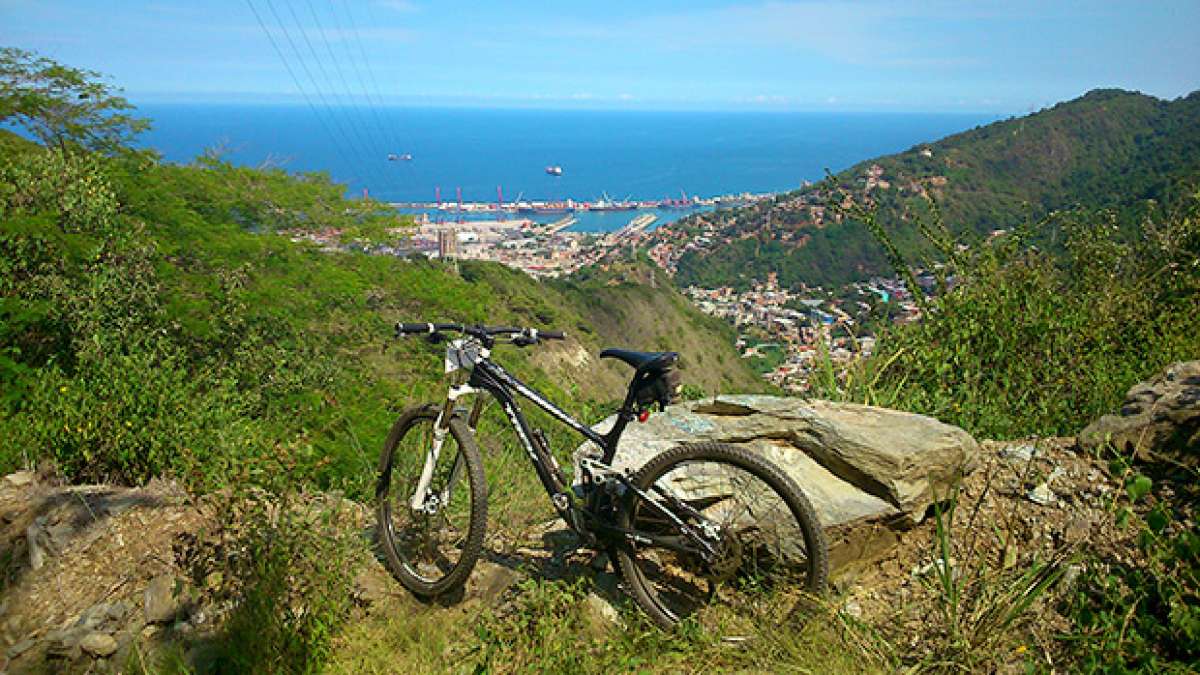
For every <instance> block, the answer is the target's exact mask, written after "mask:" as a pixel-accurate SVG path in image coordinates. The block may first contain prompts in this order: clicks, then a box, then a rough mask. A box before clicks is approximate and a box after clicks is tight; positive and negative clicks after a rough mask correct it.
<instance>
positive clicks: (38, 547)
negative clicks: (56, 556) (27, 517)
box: [25, 518, 46, 570]
mask: <svg viewBox="0 0 1200 675" xmlns="http://www.w3.org/2000/svg"><path fill="white" fill-rule="evenodd" d="M38 520H41V519H40V518H39V519H38ZM44 538H45V535H44V533H43V530H42V526H41V524H40V523H39V522H38V521H34V522H32V523H30V524H29V527H27V528H25V545H26V547H27V548H28V549H29V569H31V570H40V569H42V565H45V564H46V550H45V548H44V543H43V541H42V540H43V539H44Z"/></svg>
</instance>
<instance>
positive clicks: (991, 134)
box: [651, 89, 1200, 287]
mask: <svg viewBox="0 0 1200 675" xmlns="http://www.w3.org/2000/svg"><path fill="white" fill-rule="evenodd" d="M1197 178H1200V91H1196V92H1193V93H1192V94H1189V95H1187V96H1183V97H1180V98H1177V99H1174V100H1169V101H1168V100H1163V99H1157V98H1154V97H1152V96H1149V95H1146V94H1142V93H1138V92H1129V91H1124V90H1120V89H1096V90H1092V91H1090V92H1088V93H1086V94H1084V95H1083V96H1081V97H1079V98H1076V99H1072V100H1070V101H1065V102H1062V103H1058V104H1056V105H1054V106H1051V107H1049V108H1046V109H1044V110H1041V111H1038V112H1036V113H1032V114H1030V115H1026V116H1023V117H1014V118H1010V119H1007V120H1001V121H998V122H994V123H992V124H988V125H985V126H980V127H976V128H974V129H970V130H967V131H964V132H961V133H958V134H954V135H951V136H947V137H945V138H942V139H940V140H937V141H932V142H929V143H921V144H917V145H914V146H913V147H911V148H909V149H908V150H905V151H903V152H899V153H895V154H892V155H885V156H882V157H876V158H872V159H868V160H864V161H862V162H859V163H857V164H855V165H853V166H851V167H850V168H848V169H846V170H844V171H841V172H839V173H837V174H835V175H834V176H833V180H834V181H835V182H836V184H838V185H839V186H841V187H843V188H845V189H847V190H848V191H849V192H850V193H851V194H852V195H854V196H855V197H856V198H857V197H864V196H865V197H869V198H870V199H869V201H871V202H872V203H875V204H877V205H878V206H879V211H878V215H879V221H880V222H881V223H882V224H883V225H884V226H885V227H886V228H887V229H888V230H889V233H890V235H891V236H892V237H893V238H894V240H895V241H896V243H897V246H898V247H899V248H900V250H901V251H902V252H903V253H906V254H918V255H927V254H929V253H931V250H930V248H929V247H928V244H927V242H924V241H922V239H921V237H920V235H919V232H918V230H917V227H916V226H915V225H914V223H913V214H914V213H917V212H927V210H928V206H927V204H926V203H925V199H924V198H925V197H926V196H927V195H928V196H932V197H934V198H935V199H936V200H937V201H938V206H939V207H940V209H941V212H942V214H943V215H944V219H945V223H946V225H947V226H948V227H949V229H950V231H951V233H952V234H954V235H956V236H959V237H965V238H967V239H970V238H974V237H980V236H986V235H987V234H988V233H989V232H991V231H992V230H996V229H1007V228H1011V227H1014V226H1016V225H1019V224H1020V223H1022V222H1024V221H1026V220H1029V219H1033V220H1036V219H1038V218H1041V217H1042V216H1044V215H1046V214H1047V213H1049V212H1051V211H1053V210H1056V209H1063V208H1071V207H1074V206H1080V207H1084V208H1092V209H1095V208H1113V209H1116V210H1118V211H1122V212H1125V213H1126V214H1127V215H1128V216H1132V215H1134V214H1135V213H1136V211H1137V209H1138V208H1139V207H1140V205H1142V204H1144V203H1145V202H1146V201H1147V200H1154V201H1155V202H1157V203H1160V204H1162V203H1166V204H1169V203H1172V202H1173V200H1174V199H1175V196H1176V193H1177V186H1178V185H1179V184H1180V183H1181V182H1184V183H1186V182H1189V181H1195V180H1197ZM822 186H823V184H818V185H810V186H806V187H803V188H800V189H799V190H795V191H792V192H789V193H786V194H783V195H780V196H778V197H776V198H774V199H772V200H768V201H766V202H764V203H761V204H758V205H754V206H749V207H744V208H741V209H733V210H731V211H725V212H719V213H717V214H704V215H698V216H693V217H691V218H688V219H685V220H683V221H680V222H679V223H676V224H672V225H669V226H664V227H663V228H659V230H657V231H656V234H655V236H654V237H653V238H652V240H651V246H652V248H653V247H662V246H664V245H665V247H666V249H667V250H670V251H671V253H668V254H662V255H657V256H655V257H656V259H659V260H660V262H662V261H664V260H665V261H666V262H667V267H668V269H671V268H672V267H673V268H674V269H673V271H674V272H675V273H676V276H677V282H678V283H679V285H680V286H686V285H700V286H724V285H732V286H747V285H749V284H750V283H751V282H752V281H753V280H755V279H757V280H763V279H765V278H766V274H767V273H768V272H771V271H774V272H777V273H778V275H779V281H780V283H781V284H784V285H787V286H792V287H796V286H800V285H802V284H803V285H838V284H842V283H846V282H849V281H856V280H860V279H863V278H866V277H869V276H872V275H876V274H883V273H890V272H889V268H888V265H887V261H886V259H885V257H884V255H883V252H882V251H881V250H880V248H879V247H878V246H877V245H876V244H875V242H874V240H873V238H872V237H871V235H870V233H869V232H868V231H867V230H866V228H863V227H860V226H854V224H853V223H847V222H841V221H840V220H839V219H837V218H836V217H834V216H833V214H831V213H825V212H824V209H823V208H822V207H823V206H824V205H825V200H824V199H822V198H821V197H820V194H819V193H820V190H821V189H822ZM814 207H815V208H814ZM700 236H705V237H707V239H708V240H709V241H708V243H707V244H704V243H701V244H699V245H696V244H695V242H696V241H697V240H698V239H697V238H698V237H700ZM681 239H685V240H687V241H690V242H693V244H692V245H690V246H689V245H688V244H684V245H683V246H682V247H681V246H680V245H679V244H678V242H679V241H680V240H681ZM679 248H686V249H688V250H685V251H683V252H679V250H678V249H679ZM659 251H660V252H662V251H664V249H663V248H660V249H659ZM672 254H673V255H672Z"/></svg>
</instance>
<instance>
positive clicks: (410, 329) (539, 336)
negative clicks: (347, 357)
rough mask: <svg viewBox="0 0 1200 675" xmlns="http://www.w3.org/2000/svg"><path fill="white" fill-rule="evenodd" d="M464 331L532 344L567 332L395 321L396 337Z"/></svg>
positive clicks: (474, 335)
mask: <svg viewBox="0 0 1200 675" xmlns="http://www.w3.org/2000/svg"><path fill="white" fill-rule="evenodd" d="M443 332H453V333H465V334H466V335H470V336H472V337H477V338H483V339H488V338H491V337H494V336H497V335H512V336H514V341H518V340H519V341H521V342H523V343H525V344H533V343H535V342H537V341H539V340H563V339H565V338H566V337H567V334H566V333H564V332H563V331H561V330H538V329H537V328H519V327H516V326H467V325H464V324H461V323H404V322H397V323H396V337H403V336H405V335H435V334H437V333H443Z"/></svg>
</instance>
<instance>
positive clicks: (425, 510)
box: [375, 404, 487, 598]
mask: <svg viewBox="0 0 1200 675" xmlns="http://www.w3.org/2000/svg"><path fill="white" fill-rule="evenodd" d="M440 410H441V406H439V405H436V404H427V405H424V406H417V407H414V408H409V409H408V410H405V411H404V413H402V414H401V415H400V418H399V419H398V420H397V421H396V424H395V425H394V426H393V427H392V432H391V434H389V435H388V438H387V442H386V443H385V444H384V448H383V455H382V456H381V457H380V461H379V483H378V484H377V486H376V489H375V503H376V515H377V518H378V522H377V527H378V533H379V543H380V546H381V547H382V548H383V552H384V557H385V559H386V561H387V565H388V568H389V569H390V570H391V572H392V574H393V575H394V576H395V577H396V578H397V579H399V580H400V582H401V583H402V584H404V586H405V587H406V588H408V590H410V591H412V592H413V593H414V594H416V595H419V596H422V597H427V598H428V597H435V596H438V595H442V594H444V593H446V592H449V591H452V590H455V589H457V588H459V587H461V586H462V585H463V584H464V583H466V580H467V577H468V576H470V574H471V570H472V569H474V567H475V562H476V561H477V560H478V559H479V554H480V551H481V550H482V548H483V537H484V533H485V531H486V529H487V483H486V482H485V480H484V475H483V460H482V458H481V457H480V455H479V448H478V447H477V446H476V444H475V439H474V436H473V435H472V433H471V430H470V428H469V427H468V426H467V424H466V422H464V421H463V420H462V419H460V418H459V417H457V416H454V417H451V418H450V423H449V428H448V429H445V430H444V431H443V432H442V434H440V435H441V436H442V439H441V442H440V445H439V444H437V443H436V439H437V437H438V436H439V434H438V433H437V429H436V423H437V418H438V414H439V412H440ZM435 448H436V449H435Z"/></svg>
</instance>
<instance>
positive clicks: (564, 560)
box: [431, 520, 625, 606]
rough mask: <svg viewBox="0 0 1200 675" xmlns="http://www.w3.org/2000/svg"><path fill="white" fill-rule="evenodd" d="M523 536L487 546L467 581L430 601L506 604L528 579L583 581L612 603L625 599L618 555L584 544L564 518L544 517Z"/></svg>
mask: <svg viewBox="0 0 1200 675" xmlns="http://www.w3.org/2000/svg"><path fill="white" fill-rule="evenodd" d="M537 530H538V531H535V532H531V533H530V535H529V536H527V537H525V538H524V539H523V540H522V541H521V542H516V543H510V544H505V543H504V542H493V543H492V545H491V546H488V547H485V549H484V552H483V554H482V555H481V556H480V558H479V562H477V563H476V565H475V570H474V571H473V572H472V574H471V577H470V579H468V581H467V583H466V584H465V585H464V586H463V587H461V588H459V589H458V590H457V591H455V592H453V593H448V594H445V595H442V596H440V597H438V598H435V599H433V600H432V601H431V602H434V603H437V604H439V605H443V606H453V605H460V604H464V603H469V602H471V601H475V600H478V601H480V602H482V603H483V604H485V605H498V604H502V603H503V602H504V601H505V600H506V599H509V598H510V597H511V596H513V595H515V594H516V593H518V592H519V588H520V586H521V584H523V583H526V582H530V581H532V582H535V583H536V582H543V581H564V582H567V583H576V582H579V581H580V580H584V581H583V583H584V584H585V586H587V587H588V588H589V590H590V591H592V592H594V593H595V594H596V595H598V596H600V597H601V598H603V599H604V600H607V601H608V602H609V603H610V604H618V603H623V602H624V601H625V599H624V595H623V594H622V592H621V588H620V577H619V576H618V575H617V574H616V569H615V561H612V560H611V559H610V558H609V556H608V554H607V553H605V552H597V551H595V550H592V549H589V548H584V547H582V545H581V544H582V541H581V540H580V538H579V536H578V535H577V534H576V533H575V532H574V531H572V530H571V529H570V528H568V527H567V526H566V524H565V523H563V522H562V521H561V520H558V521H552V522H550V523H546V524H544V525H542V526H541V527H539V528H537Z"/></svg>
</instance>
